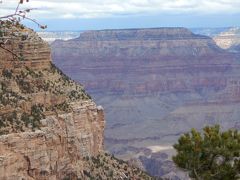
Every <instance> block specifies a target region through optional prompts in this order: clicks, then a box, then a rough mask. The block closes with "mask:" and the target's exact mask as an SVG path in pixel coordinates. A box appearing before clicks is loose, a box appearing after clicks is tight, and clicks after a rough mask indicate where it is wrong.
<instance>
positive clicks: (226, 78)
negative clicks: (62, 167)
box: [52, 28, 240, 175]
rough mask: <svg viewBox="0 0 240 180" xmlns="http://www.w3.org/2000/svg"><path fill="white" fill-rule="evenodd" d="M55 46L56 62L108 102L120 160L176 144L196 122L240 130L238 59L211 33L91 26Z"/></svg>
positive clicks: (110, 139) (111, 137)
mask: <svg viewBox="0 0 240 180" xmlns="http://www.w3.org/2000/svg"><path fill="white" fill-rule="evenodd" d="M52 50H53V59H54V62H55V63H56V64H57V66H58V67H60V68H61V69H62V70H63V71H64V72H65V73H67V74H68V75H70V76H71V77H72V78H73V79H74V80H76V81H79V82H82V83H83V84H84V86H85V87H86V89H87V90H88V92H90V93H91V94H92V96H93V98H94V99H95V100H96V102H98V103H101V104H103V105H104V107H105V112H106V119H107V124H106V130H105V136H106V143H105V144H106V148H107V149H108V150H109V151H110V152H112V153H114V154H116V155H117V156H118V157H120V158H123V159H129V158H135V157H139V156H141V155H142V154H144V153H145V149H149V147H151V146H157V147H159V149H160V150H159V151H161V147H164V148H165V147H171V145H172V144H173V143H174V142H176V139H177V138H178V137H179V136H180V135H181V134H182V133H184V132H186V131H189V130H190V129H191V128H197V129H201V128H202V127H203V126H204V125H211V124H216V123H219V124H221V125H222V126H223V128H239V123H238V121H239V114H240V110H239V105H240V93H239V88H240V85H239V79H240V69H239V68H240V64H239V57H237V55H236V54H232V53H229V52H227V51H225V50H223V49H221V48H219V47H218V46H217V45H216V44H215V42H214V41H213V40H212V39H211V38H209V37H207V36H201V35H195V34H193V33H191V32H190V31H189V30H187V29H185V28H156V29H130V30H105V31H89V32H84V33H82V34H81V35H80V37H79V38H77V39H73V40H68V41H55V42H54V43H53V44H52ZM66 59H68V60H67V61H66ZM167 151H168V150H167ZM167 153H170V155H169V157H170V156H171V153H172V149H171V148H169V151H168V152H167ZM150 155H151V151H150V154H149V153H147V154H146V155H145V156H146V157H149V156H150ZM169 159H171V158H169ZM145 162H147V161H145ZM145 168H146V169H148V168H147V167H145ZM166 173H169V172H168V171H166V172H163V171H161V174H159V175H165V174H166ZM154 175H155V174H154Z"/></svg>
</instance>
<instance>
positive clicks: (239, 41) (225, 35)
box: [213, 27, 240, 52]
mask: <svg viewBox="0 0 240 180" xmlns="http://www.w3.org/2000/svg"><path fill="white" fill-rule="evenodd" d="M213 39H214V41H215V42H216V44H217V45H218V46H219V47H221V48H223V49H229V50H231V51H235V52H239V51H238V49H237V48H235V47H236V46H238V45H240V28H238V27H235V28H230V29H228V30H227V31H224V32H222V33H220V34H218V35H217V36H215V37H214V38H213Z"/></svg>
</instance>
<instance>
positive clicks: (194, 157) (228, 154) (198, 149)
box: [173, 125, 240, 180]
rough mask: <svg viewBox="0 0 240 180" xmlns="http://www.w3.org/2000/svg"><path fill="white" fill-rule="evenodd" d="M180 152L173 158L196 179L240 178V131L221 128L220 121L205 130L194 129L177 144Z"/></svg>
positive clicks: (232, 179) (176, 146) (176, 147)
mask: <svg viewBox="0 0 240 180" xmlns="http://www.w3.org/2000/svg"><path fill="white" fill-rule="evenodd" d="M174 148H175V149H176V151H177V155H176V156H174V157H173V161H174V162H175V163H176V164H177V166H179V167H180V168H183V169H186V170H188V171H189V175H190V177H192V178H195V179H198V180H200V179H204V180H215V179H226V180H228V179H229V180H230V179H231V180H234V179H239V175H240V133H239V132H238V131H237V130H228V131H226V132H221V131H220V127H219V126H218V125H216V126H214V127H208V126H207V127H205V128H204V129H203V133H201V132H198V131H196V130H195V129H192V131H191V132H190V133H186V134H184V135H183V136H181V137H180V138H179V140H178V143H177V144H175V145H174Z"/></svg>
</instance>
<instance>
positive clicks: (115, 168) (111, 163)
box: [81, 153, 154, 180]
mask: <svg viewBox="0 0 240 180" xmlns="http://www.w3.org/2000/svg"><path fill="white" fill-rule="evenodd" d="M89 169H90V170H89ZM81 178H83V179H86V180H90V179H107V180H108V179H109V180H112V179H144V180H151V179H154V178H152V177H150V176H149V175H148V174H147V173H145V172H144V171H142V170H140V169H138V168H136V167H133V166H130V165H129V164H128V163H127V162H125V161H123V160H119V159H117V158H115V157H113V156H112V155H110V154H107V153H104V154H100V155H98V156H96V157H85V158H84V171H83V177H81Z"/></svg>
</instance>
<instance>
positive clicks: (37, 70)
mask: <svg viewBox="0 0 240 180" xmlns="http://www.w3.org/2000/svg"><path fill="white" fill-rule="evenodd" d="M0 30H1V33H2V36H1V37H0V40H1V41H2V42H4V44H1V45H2V47H3V48H0V54H1V56H0V64H1V65H0V71H1V73H0V74H1V76H0V84H1V86H0V132H1V135H0V179H6V180H10V179H12V180H13V179H14V180H18V179H19V180H23V179H26V180H28V179H29V180H30V179H39V180H40V179H44V180H46V179H51V180H53V179H56V180H57V179H58V180H59V179H64V178H66V177H68V175H69V174H70V175H72V176H73V175H74V177H75V178H73V179H77V178H78V177H79V178H80V177H84V174H83V170H84V166H85V165H84V163H85V162H84V160H83V159H84V157H91V156H97V155H99V154H101V153H102V152H103V132H104V124H105V120H104V113H103V108H102V107H101V106H97V105H96V104H95V103H94V102H93V100H92V99H91V98H90V96H89V95H88V94H86V93H85V91H84V89H83V87H82V86H81V85H80V84H77V83H75V82H74V81H72V80H71V79H69V78H68V77H67V76H65V75H64V74H63V73H62V72H61V71H60V70H58V69H57V68H56V67H55V66H54V65H52V64H51V51H50V48H49V45H48V44H47V43H46V42H44V41H43V40H42V39H41V38H40V37H39V36H37V34H36V33H35V32H33V31H32V30H30V29H27V28H25V27H23V26H21V25H13V24H11V23H10V22H2V21H1V27H0ZM72 176H71V177H72Z"/></svg>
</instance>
